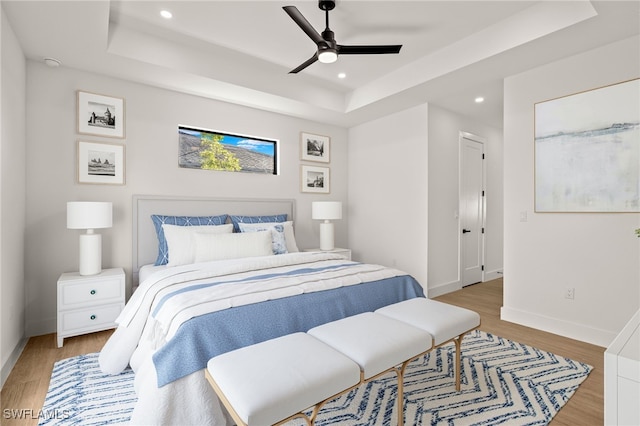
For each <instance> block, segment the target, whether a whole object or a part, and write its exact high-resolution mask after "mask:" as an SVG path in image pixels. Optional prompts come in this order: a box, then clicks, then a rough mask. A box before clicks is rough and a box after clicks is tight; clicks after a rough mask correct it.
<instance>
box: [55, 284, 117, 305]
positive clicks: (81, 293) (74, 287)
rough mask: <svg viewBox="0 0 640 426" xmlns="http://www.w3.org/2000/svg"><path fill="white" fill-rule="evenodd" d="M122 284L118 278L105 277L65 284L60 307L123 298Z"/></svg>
mask: <svg viewBox="0 0 640 426" xmlns="http://www.w3.org/2000/svg"><path fill="white" fill-rule="evenodd" d="M122 296H123V295H122V286H121V285H120V280H119V279H117V278H112V279H105V280H101V281H96V282H90V283H86V282H83V283H77V284H76V283H74V284H65V285H64V287H63V288H62V300H61V301H60V302H61V306H60V308H59V309H61V310H62V309H66V308H68V307H72V306H74V305H82V306H88V305H91V304H100V303H104V302H105V301H108V300H109V299H115V300H120V299H121V298H122Z"/></svg>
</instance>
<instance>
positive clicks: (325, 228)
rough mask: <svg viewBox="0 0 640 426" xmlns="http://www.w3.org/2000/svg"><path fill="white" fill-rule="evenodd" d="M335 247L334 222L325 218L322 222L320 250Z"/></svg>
mask: <svg viewBox="0 0 640 426" xmlns="http://www.w3.org/2000/svg"><path fill="white" fill-rule="evenodd" d="M334 248H335V245H334V242H333V223H331V222H329V221H328V220H325V221H324V222H323V223H321V224H320V250H322V251H329V250H333V249H334Z"/></svg>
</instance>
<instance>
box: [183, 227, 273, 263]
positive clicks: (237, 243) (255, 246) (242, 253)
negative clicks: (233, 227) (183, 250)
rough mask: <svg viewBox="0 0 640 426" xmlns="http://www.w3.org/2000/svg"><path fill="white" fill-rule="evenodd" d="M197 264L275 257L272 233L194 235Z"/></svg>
mask: <svg viewBox="0 0 640 426" xmlns="http://www.w3.org/2000/svg"><path fill="white" fill-rule="evenodd" d="M194 238H195V241H196V255H195V259H194V260H195V262H207V261H210V260H224V259H238V258H242V257H254V256H269V255H273V250H272V249H271V245H272V243H271V231H260V232H247V233H244V234H243V233H233V234H199V233H196V234H194Z"/></svg>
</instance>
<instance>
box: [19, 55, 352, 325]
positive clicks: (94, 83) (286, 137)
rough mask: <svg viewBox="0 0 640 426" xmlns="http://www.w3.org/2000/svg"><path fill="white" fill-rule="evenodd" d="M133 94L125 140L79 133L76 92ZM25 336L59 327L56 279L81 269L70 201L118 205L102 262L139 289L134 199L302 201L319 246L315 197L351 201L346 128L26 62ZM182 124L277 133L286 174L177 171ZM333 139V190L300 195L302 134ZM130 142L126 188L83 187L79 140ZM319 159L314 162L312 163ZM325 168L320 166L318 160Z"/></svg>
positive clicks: (299, 230) (309, 240)
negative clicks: (134, 270)
mask: <svg viewBox="0 0 640 426" xmlns="http://www.w3.org/2000/svg"><path fill="white" fill-rule="evenodd" d="M78 89H81V90H84V91H88V92H94V93H101V94H106V95H112V96H117V97H123V98H125V102H126V140H124V141H123V140H112V139H107V138H99V137H91V136H81V135H78V134H77V133H76V90H78ZM27 116H28V117H30V125H29V126H28V128H27V157H28V158H29V161H28V163H27V166H26V171H27V213H26V226H27V235H26V260H25V262H26V274H25V283H26V293H27V294H26V299H27V300H26V305H27V310H26V315H27V320H26V321H27V322H26V327H27V329H26V333H27V335H37V334H44V333H50V332H53V331H55V318H56V303H55V300H56V281H57V279H58V277H59V275H60V274H61V273H62V272H65V271H74V270H77V268H78V234H79V232H80V231H75V230H68V229H66V202H67V201H73V200H87V201H111V202H113V204H114V223H113V228H111V229H108V230H103V232H101V233H102V235H103V267H105V268H106V267H115V266H122V267H124V268H125V270H126V272H127V275H128V280H127V281H128V282H127V285H128V287H130V285H131V277H130V274H131V232H132V217H131V213H132V211H131V210H132V199H131V197H132V195H134V194H165V195H187V196H207V197H238V198H251V197H254V198H294V199H296V213H297V218H296V236H297V241H298V243H299V246H300V247H302V248H307V247H317V246H318V223H314V222H313V221H312V220H311V201H314V200H319V199H320V200H324V199H331V200H338V201H343V202H345V203H346V201H347V171H346V167H347V158H346V156H347V147H346V140H347V131H346V130H345V129H343V128H339V127H335V126H330V125H326V124H321V123H315V122H310V121H306V120H301V119H296V118H291V117H287V116H283V115H279V114H274V113H268V112H264V111H259V110H255V109H251V108H247V107H242V106H238V105H233V104H227V103H224V102H219V101H213V100H210V99H205V98H200V97H196V96H191V95H186V94H181V93H177V92H172V91H167V90H161V89H157V88H153V87H150V86H145V85H140V84H135V83H131V82H127V81H122V80H118V79H113V78H108V77H104V76H100V75H96V74H91V73H85V72H80V71H77V70H73V69H69V68H65V67H60V68H57V69H51V68H47V67H46V66H44V65H42V64H40V63H36V62H33V61H28V62H27ZM179 124H184V125H190V126H195V127H203V128H209V129H216V130H222V131H228V132H235V133H242V134H249V135H255V136H263V137H268V138H274V139H278V140H279V141H280V175H279V176H270V175H267V176H265V175H258V174H247V173H232V172H214V171H203V170H189V169H181V168H179V167H178V158H177V155H178V137H177V126H178V125H179ZM301 131H306V132H312V133H318V134H322V135H328V136H330V137H331V149H332V151H331V163H330V164H329V166H330V168H331V194H330V195H318V194H302V193H301V192H300V164H301V162H300V143H299V139H300V132H301ZM78 140H83V141H103V142H113V143H124V145H125V148H126V185H124V186H111V185H86V184H78V183H76V146H77V141H78ZM310 164H311V163H310ZM314 164H316V165H319V164H320V163H314ZM347 224H348V220H342V221H337V222H336V245H338V246H347V245H348V244H347V238H346V235H347Z"/></svg>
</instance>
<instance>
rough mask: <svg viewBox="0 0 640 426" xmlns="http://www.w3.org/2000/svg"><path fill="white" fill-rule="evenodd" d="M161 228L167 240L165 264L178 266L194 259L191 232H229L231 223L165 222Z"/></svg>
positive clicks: (193, 244)
mask: <svg viewBox="0 0 640 426" xmlns="http://www.w3.org/2000/svg"><path fill="white" fill-rule="evenodd" d="M162 230H163V232H164V237H165V240H166V241H167V257H168V261H167V266H178V265H187V264H189V263H193V261H194V259H195V256H196V242H195V239H194V238H193V234H195V233H200V234H230V233H232V232H233V225H232V224H231V223H229V224H227V225H218V226H179V225H169V224H167V223H165V224H163V225H162Z"/></svg>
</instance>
